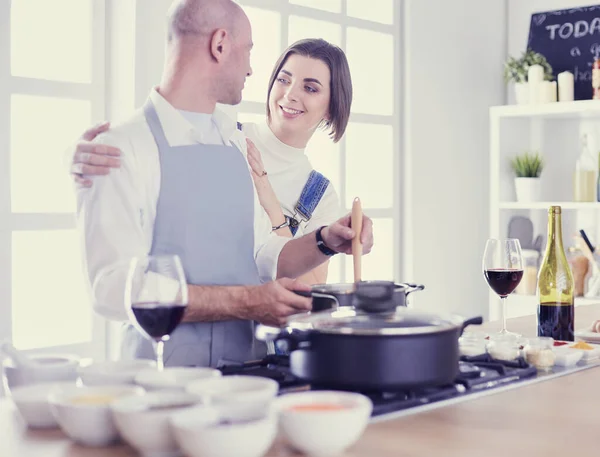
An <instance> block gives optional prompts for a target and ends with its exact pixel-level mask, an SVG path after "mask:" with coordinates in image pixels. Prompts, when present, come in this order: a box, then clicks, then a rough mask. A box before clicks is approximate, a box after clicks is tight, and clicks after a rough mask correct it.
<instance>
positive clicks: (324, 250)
mask: <svg viewBox="0 0 600 457" xmlns="http://www.w3.org/2000/svg"><path fill="white" fill-rule="evenodd" d="M325 227H326V226H325V225H324V226H322V227H319V228H318V229H317V231H316V232H315V234H316V237H317V247H318V248H319V251H321V252H322V253H323V254H325V255H335V254H337V252H336V251H334V250H332V249H329V248H328V247H327V245H326V244H325V241H323V237H322V236H321V230H323V229H324V228H325Z"/></svg>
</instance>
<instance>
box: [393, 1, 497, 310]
mask: <svg viewBox="0 0 600 457" xmlns="http://www.w3.org/2000/svg"><path fill="white" fill-rule="evenodd" d="M403 28H404V31H405V32H404V35H405V40H404V55H405V61H404V67H405V72H404V78H405V91H404V97H405V112H404V119H405V120H406V121H405V129H404V137H405V143H406V144H405V148H404V149H405V154H406V156H407V159H408V162H409V165H408V167H407V168H405V169H404V170H403V179H404V180H409V185H408V189H405V190H406V192H405V194H406V195H405V199H408V201H405V205H406V204H407V205H408V206H409V211H408V213H407V214H405V215H404V223H405V225H407V227H405V233H406V234H407V237H408V239H406V240H405V245H406V244H412V259H409V265H407V268H406V270H407V272H408V274H409V275H410V278H409V279H411V280H414V281H416V282H420V283H423V284H425V285H426V290H425V291H423V293H421V292H419V294H421V296H419V297H418V298H417V297H415V303H416V304H417V305H418V306H419V307H424V308H427V309H433V310H436V311H453V312H458V313H460V314H463V315H466V316H471V315H483V316H484V317H486V316H487V313H488V306H487V305H488V295H487V285H486V283H485V281H484V278H483V275H482V271H481V257H482V255H483V249H484V246H485V241H486V239H487V237H488V229H489V227H488V225H489V224H488V213H489V210H488V207H489V206H488V204H489V193H488V187H489V186H488V163H489V160H488V156H489V140H488V138H489V135H488V132H489V123H488V118H489V116H488V109H489V107H490V106H492V105H499V104H502V103H503V102H504V97H505V89H504V83H503V80H502V64H503V62H504V59H505V47H506V44H505V43H506V3H505V2H504V1H495V2H488V1H485V2H482V1H480V0H454V1H452V2H446V1H440V0H406V1H405V12H404V21H403ZM410 260H412V262H410ZM410 264H412V268H411V265H410Z"/></svg>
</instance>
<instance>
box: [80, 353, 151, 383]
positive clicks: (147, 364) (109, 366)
mask: <svg viewBox="0 0 600 457" xmlns="http://www.w3.org/2000/svg"><path fill="white" fill-rule="evenodd" d="M155 367H156V362H155V361H153V360H147V359H136V360H110V361H106V362H96V363H92V364H90V365H87V366H82V367H80V368H79V369H78V370H77V371H78V374H79V377H80V378H81V381H82V382H83V384H84V385H86V386H105V385H116V384H134V380H135V377H136V376H137V374H138V373H139V372H140V371H142V370H145V369H148V368H155Z"/></svg>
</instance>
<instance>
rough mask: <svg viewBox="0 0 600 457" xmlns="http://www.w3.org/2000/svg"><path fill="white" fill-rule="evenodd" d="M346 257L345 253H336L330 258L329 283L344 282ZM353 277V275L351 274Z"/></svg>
mask: <svg viewBox="0 0 600 457" xmlns="http://www.w3.org/2000/svg"><path fill="white" fill-rule="evenodd" d="M344 257H346V256H345V255H343V254H338V255H334V256H333V257H331V259H330V260H329V268H328V269H327V284H338V283H340V282H344V278H343V277H342V273H344V271H343V268H344ZM350 278H352V276H350Z"/></svg>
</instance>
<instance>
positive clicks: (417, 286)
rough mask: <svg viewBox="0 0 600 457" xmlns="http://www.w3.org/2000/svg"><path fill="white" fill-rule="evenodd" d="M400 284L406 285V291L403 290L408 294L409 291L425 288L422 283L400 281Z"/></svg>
mask: <svg viewBox="0 0 600 457" xmlns="http://www.w3.org/2000/svg"><path fill="white" fill-rule="evenodd" d="M400 285H401V286H404V287H406V291H405V294H406V295H408V294H410V293H411V292H416V291H417V290H423V289H425V286H424V285H423V284H413V283H409V282H401V283H400Z"/></svg>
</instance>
